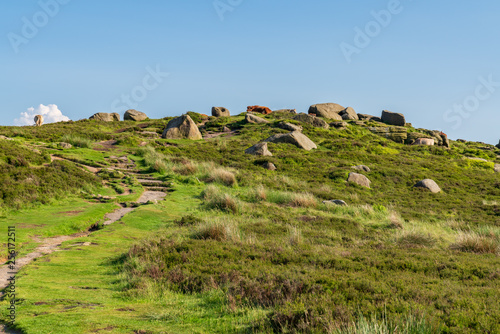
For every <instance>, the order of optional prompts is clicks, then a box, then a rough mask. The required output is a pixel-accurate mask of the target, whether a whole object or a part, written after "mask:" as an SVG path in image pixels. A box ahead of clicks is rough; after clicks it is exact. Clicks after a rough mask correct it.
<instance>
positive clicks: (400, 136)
mask: <svg viewBox="0 0 500 334" xmlns="http://www.w3.org/2000/svg"><path fill="white" fill-rule="evenodd" d="M368 130H370V131H371V132H372V133H374V134H377V135H379V136H382V137H384V138H387V139H390V140H392V141H395V142H396V143H401V144H403V143H404V142H405V141H406V139H407V138H408V129H406V128H404V127H400V126H395V127H369V128H368Z"/></svg>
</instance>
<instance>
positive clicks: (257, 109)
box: [247, 106, 273, 115]
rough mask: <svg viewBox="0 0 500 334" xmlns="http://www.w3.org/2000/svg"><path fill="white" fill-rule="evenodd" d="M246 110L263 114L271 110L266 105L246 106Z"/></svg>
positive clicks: (267, 113)
mask: <svg viewBox="0 0 500 334" xmlns="http://www.w3.org/2000/svg"><path fill="white" fill-rule="evenodd" d="M247 112H258V113H261V114H264V115H269V114H270V113H272V112H273V111H272V110H271V109H269V108H268V107H262V106H249V107H247Z"/></svg>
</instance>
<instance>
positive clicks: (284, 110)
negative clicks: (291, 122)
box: [273, 109, 297, 114]
mask: <svg viewBox="0 0 500 334" xmlns="http://www.w3.org/2000/svg"><path fill="white" fill-rule="evenodd" d="M273 112H281V113H287V114H297V110H296V109H279V110H274V111H273Z"/></svg>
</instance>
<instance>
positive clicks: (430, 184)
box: [414, 179, 441, 194]
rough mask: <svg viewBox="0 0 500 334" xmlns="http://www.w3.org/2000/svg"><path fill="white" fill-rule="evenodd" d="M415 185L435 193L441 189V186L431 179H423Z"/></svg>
mask: <svg viewBox="0 0 500 334" xmlns="http://www.w3.org/2000/svg"><path fill="white" fill-rule="evenodd" d="M414 187H416V188H424V189H427V190H429V191H430V192H432V193H435V194H436V193H438V192H440V191H441V188H439V186H438V184H437V183H436V182H435V181H434V180H431V179H425V180H422V181H420V182H418V183H417V184H416V185H415V186H414Z"/></svg>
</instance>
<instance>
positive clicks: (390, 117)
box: [382, 110, 406, 126]
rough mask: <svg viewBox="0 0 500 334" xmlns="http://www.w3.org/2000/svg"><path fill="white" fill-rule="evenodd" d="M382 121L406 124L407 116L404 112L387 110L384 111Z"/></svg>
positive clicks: (390, 123) (391, 123) (398, 124)
mask: <svg viewBox="0 0 500 334" xmlns="http://www.w3.org/2000/svg"><path fill="white" fill-rule="evenodd" d="M382 122H384V123H385V124H389V125H397V126H405V125H406V120H405V116H404V115H403V114H398V113H395V112H391V111H387V110H384V111H382Z"/></svg>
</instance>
